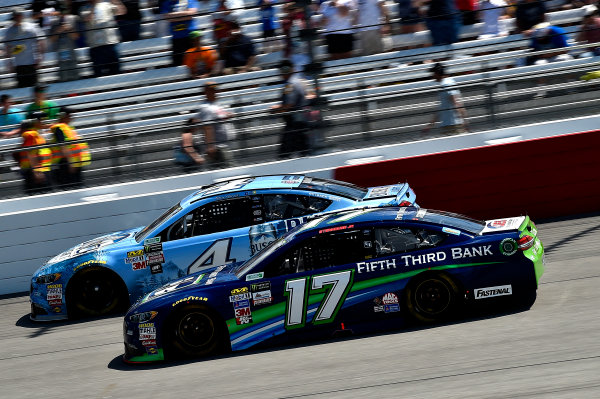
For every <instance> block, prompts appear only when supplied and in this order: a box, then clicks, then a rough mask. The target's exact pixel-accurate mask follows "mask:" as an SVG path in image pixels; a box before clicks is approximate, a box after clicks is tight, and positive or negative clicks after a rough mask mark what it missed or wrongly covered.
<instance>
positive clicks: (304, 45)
mask: <svg viewBox="0 0 600 399" xmlns="http://www.w3.org/2000/svg"><path fill="white" fill-rule="evenodd" d="M283 11H284V15H283V18H282V19H281V30H282V31H283V35H284V36H285V41H284V48H283V56H284V57H285V58H286V59H289V60H291V61H292V63H293V64H294V65H295V66H296V68H297V69H299V70H301V69H302V68H303V67H304V65H306V64H308V63H310V55H309V51H308V42H307V41H306V40H302V38H301V37H300V32H301V31H302V29H305V28H306V21H305V19H304V10H303V9H302V8H301V7H299V6H297V5H296V3H294V2H289V3H285V4H284V6H283Z"/></svg>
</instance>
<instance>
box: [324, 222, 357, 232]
mask: <svg viewBox="0 0 600 399" xmlns="http://www.w3.org/2000/svg"><path fill="white" fill-rule="evenodd" d="M353 227H354V225H353V224H349V225H347V226H337V227H331V228H329V229H321V230H319V234H323V233H331V232H332V231H339V230H346V229H351V228H353Z"/></svg>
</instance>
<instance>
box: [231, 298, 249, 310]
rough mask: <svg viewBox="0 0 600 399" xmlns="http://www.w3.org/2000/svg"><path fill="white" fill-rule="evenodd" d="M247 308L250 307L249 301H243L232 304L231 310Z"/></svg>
mask: <svg viewBox="0 0 600 399" xmlns="http://www.w3.org/2000/svg"><path fill="white" fill-rule="evenodd" d="M249 306H250V301H249V300H248V299H243V300H241V301H235V302H233V308H234V309H239V308H247V307H249Z"/></svg>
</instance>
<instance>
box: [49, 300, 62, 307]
mask: <svg viewBox="0 0 600 399" xmlns="http://www.w3.org/2000/svg"><path fill="white" fill-rule="evenodd" d="M62 304H63V303H62V299H57V300H53V301H48V305H50V306H62Z"/></svg>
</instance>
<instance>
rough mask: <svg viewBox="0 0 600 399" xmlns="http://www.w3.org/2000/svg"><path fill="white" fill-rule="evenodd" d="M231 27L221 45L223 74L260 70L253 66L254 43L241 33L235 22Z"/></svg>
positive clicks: (254, 57)
mask: <svg viewBox="0 0 600 399" xmlns="http://www.w3.org/2000/svg"><path fill="white" fill-rule="evenodd" d="M231 26H232V30H231V34H230V36H229V38H228V39H227V40H226V41H225V43H224V45H223V61H224V63H225V69H224V70H223V73H224V74H226V75H229V74H232V73H236V72H249V71H257V70H258V69H260V68H258V67H256V66H255V65H254V62H255V61H256V50H255V46H254V42H253V41H252V39H250V38H249V37H248V36H247V35H245V34H243V33H242V30H241V28H240V26H239V25H238V23H237V22H233V23H232V25H231Z"/></svg>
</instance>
